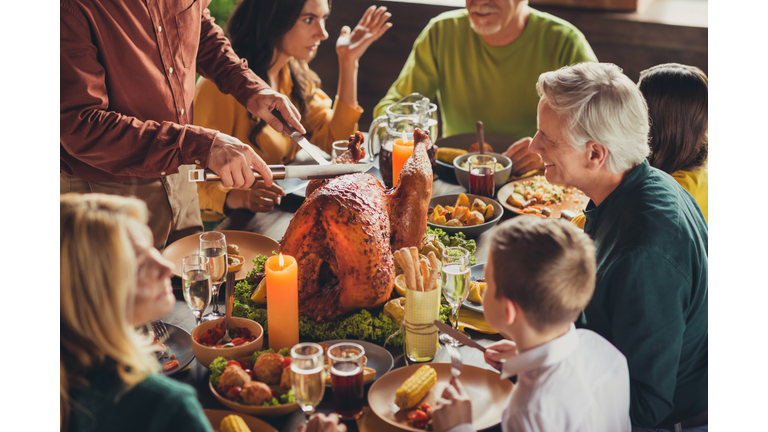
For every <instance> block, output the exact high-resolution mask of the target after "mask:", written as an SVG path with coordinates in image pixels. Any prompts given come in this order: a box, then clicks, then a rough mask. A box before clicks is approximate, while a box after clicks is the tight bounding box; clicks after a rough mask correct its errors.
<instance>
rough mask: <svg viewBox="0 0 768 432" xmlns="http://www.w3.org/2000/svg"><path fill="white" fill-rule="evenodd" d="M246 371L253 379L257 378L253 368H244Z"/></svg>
mask: <svg viewBox="0 0 768 432" xmlns="http://www.w3.org/2000/svg"><path fill="white" fill-rule="evenodd" d="M243 370H244V371H245V373H247V374H248V376H250V377H251V379H252V380H256V372H254V371H252V370H251V369H243Z"/></svg>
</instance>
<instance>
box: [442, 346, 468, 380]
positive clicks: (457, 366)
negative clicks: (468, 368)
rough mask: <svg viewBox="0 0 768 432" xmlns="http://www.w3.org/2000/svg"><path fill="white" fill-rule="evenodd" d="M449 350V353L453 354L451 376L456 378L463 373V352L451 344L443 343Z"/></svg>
mask: <svg viewBox="0 0 768 432" xmlns="http://www.w3.org/2000/svg"><path fill="white" fill-rule="evenodd" d="M443 346H444V347H445V349H447V350H448V355H449V356H451V377H453V378H456V377H458V376H459V375H461V371H462V369H464V363H462V362H461V354H460V353H459V350H457V349H456V348H454V347H452V346H451V345H448V344H445V345H443Z"/></svg>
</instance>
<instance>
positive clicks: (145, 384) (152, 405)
mask: <svg viewBox="0 0 768 432" xmlns="http://www.w3.org/2000/svg"><path fill="white" fill-rule="evenodd" d="M108 369H109V368H106V367H105V368H101V369H100V370H98V371H94V372H91V373H90V374H89V375H88V381H89V382H90V386H83V385H80V386H73V388H72V389H71V392H70V393H71V395H72V398H73V399H74V401H75V403H74V404H72V405H70V410H71V411H70V422H69V429H68V430H69V432H85V431H88V432H96V431H110V432H120V431H126V432H129V431H130V432H136V431H142V432H155V431H157V432H160V431H184V432H212V429H211V425H210V423H208V419H207V418H206V417H205V413H204V412H203V408H202V407H201V406H200V402H198V401H197V396H196V393H195V390H194V389H193V388H192V387H190V386H189V385H187V384H183V383H180V382H177V381H174V380H173V379H171V378H168V377H166V376H163V375H161V374H152V375H150V376H149V377H148V378H147V379H145V380H144V381H142V382H140V383H139V384H137V385H136V386H135V387H134V388H133V389H131V390H130V391H129V392H128V393H126V394H124V395H122V396H121V397H118V393H119V391H120V389H121V388H122V381H120V380H119V378H118V377H117V374H116V373H115V372H113V371H110V370H108Z"/></svg>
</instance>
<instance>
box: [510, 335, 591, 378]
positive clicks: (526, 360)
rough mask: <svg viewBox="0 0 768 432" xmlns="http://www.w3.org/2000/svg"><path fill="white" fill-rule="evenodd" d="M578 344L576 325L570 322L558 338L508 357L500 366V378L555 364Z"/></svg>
mask: <svg viewBox="0 0 768 432" xmlns="http://www.w3.org/2000/svg"><path fill="white" fill-rule="evenodd" d="M578 346H579V335H578V333H576V326H575V325H574V324H571V328H570V329H569V330H568V332H567V333H565V334H564V335H562V336H560V337H559V338H557V339H553V340H551V341H549V342H547V343H545V344H544V345H540V346H537V347H536V348H533V349H530V350H528V351H526V352H524V353H522V354H519V355H516V356H514V357H511V358H508V359H507V360H506V361H505V362H504V365H503V366H502V367H501V378H502V379H507V378H509V377H511V376H513V375H518V374H521V373H525V372H529V371H532V370H534V369H538V368H540V367H546V366H551V365H554V364H557V363H559V362H561V361H562V360H563V359H564V358H566V357H568V355H569V354H571V353H572V352H573V351H574V350H575V349H576V347H578Z"/></svg>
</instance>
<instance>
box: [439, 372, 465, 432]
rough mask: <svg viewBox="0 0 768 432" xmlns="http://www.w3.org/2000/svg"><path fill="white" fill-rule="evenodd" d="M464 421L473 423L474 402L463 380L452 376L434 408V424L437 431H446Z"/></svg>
mask: <svg viewBox="0 0 768 432" xmlns="http://www.w3.org/2000/svg"><path fill="white" fill-rule="evenodd" d="M463 423H472V402H470V400H469V393H467V391H466V390H465V389H464V386H463V385H462V384H461V381H459V379H458V378H451V384H450V385H449V386H448V387H446V388H445V390H444V391H443V394H442V396H440V399H438V400H437V401H436V402H435V406H434V408H432V426H434V429H435V432H444V431H447V430H448V429H450V428H452V427H454V426H458V425H460V424H463Z"/></svg>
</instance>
